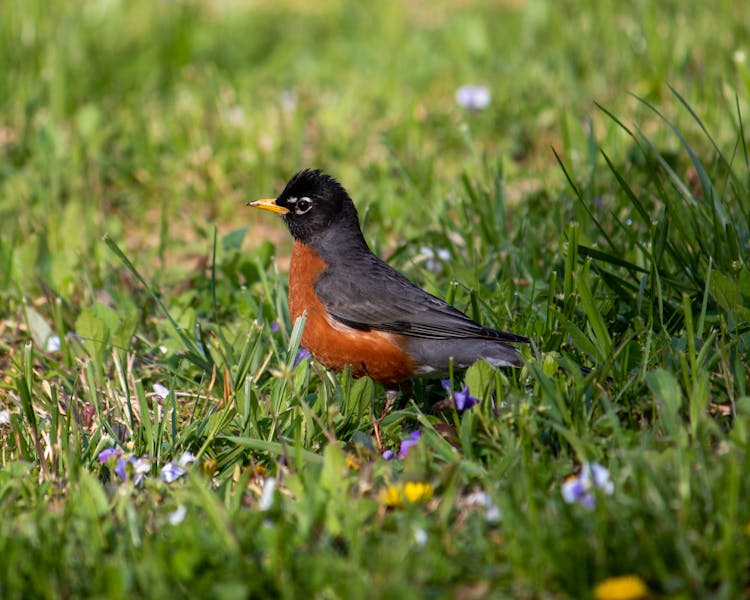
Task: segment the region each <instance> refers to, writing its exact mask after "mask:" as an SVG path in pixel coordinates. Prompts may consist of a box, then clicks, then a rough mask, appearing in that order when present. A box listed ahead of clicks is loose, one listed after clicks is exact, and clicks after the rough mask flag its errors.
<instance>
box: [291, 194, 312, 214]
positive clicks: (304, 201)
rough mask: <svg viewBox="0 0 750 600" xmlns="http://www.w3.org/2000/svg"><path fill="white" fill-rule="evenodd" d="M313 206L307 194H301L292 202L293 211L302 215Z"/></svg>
mask: <svg viewBox="0 0 750 600" xmlns="http://www.w3.org/2000/svg"><path fill="white" fill-rule="evenodd" d="M312 206H313V202H312V200H310V198H308V197H307V196H303V197H302V198H300V199H299V200H297V201H296V202H295V203H294V212H295V214H298V215H304V214H305V213H306V212H307V211H308V210H310V209H311V208H312Z"/></svg>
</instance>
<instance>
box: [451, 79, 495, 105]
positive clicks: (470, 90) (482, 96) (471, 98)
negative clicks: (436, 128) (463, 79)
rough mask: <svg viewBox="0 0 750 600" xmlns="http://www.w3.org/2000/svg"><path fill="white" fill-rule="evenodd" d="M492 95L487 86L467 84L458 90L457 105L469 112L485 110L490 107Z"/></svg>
mask: <svg viewBox="0 0 750 600" xmlns="http://www.w3.org/2000/svg"><path fill="white" fill-rule="evenodd" d="M491 100H492V95H491V94H490V90H489V88H488V87H487V86H486V85H474V84H467V85H462V86H461V87H460V88H458V89H457V90H456V103H457V104H458V105H459V106H460V107H461V108H467V109H469V110H484V109H485V108H487V107H488V106H489V105H490V101H491Z"/></svg>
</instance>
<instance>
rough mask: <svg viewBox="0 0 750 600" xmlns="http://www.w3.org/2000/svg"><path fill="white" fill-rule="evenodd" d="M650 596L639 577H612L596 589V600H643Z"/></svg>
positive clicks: (599, 584)
mask: <svg viewBox="0 0 750 600" xmlns="http://www.w3.org/2000/svg"><path fill="white" fill-rule="evenodd" d="M647 595H648V588H647V587H646V584H645V583H644V581H643V579H641V578H640V577H638V575H621V576H620V577H610V578H609V579H605V580H604V581H602V582H600V583H598V584H597V585H596V587H595V588H594V596H595V597H596V600H641V598H646V596H647Z"/></svg>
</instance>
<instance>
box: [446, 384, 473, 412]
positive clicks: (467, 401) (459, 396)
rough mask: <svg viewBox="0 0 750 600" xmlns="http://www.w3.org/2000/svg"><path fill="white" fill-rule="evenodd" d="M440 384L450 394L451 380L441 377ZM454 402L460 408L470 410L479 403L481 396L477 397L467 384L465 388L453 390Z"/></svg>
mask: <svg viewBox="0 0 750 600" xmlns="http://www.w3.org/2000/svg"><path fill="white" fill-rule="evenodd" d="M440 385H441V386H443V389H444V390H445V391H446V392H448V393H449V394H450V391H451V380H450V379H441V380H440ZM453 402H454V403H455V404H456V408H457V409H458V410H469V409H470V408H471V407H472V406H474V405H475V404H479V398H475V397H474V396H472V395H471V393H470V392H469V386H468V385H465V386H464V388H463V389H462V390H460V391H458V392H453Z"/></svg>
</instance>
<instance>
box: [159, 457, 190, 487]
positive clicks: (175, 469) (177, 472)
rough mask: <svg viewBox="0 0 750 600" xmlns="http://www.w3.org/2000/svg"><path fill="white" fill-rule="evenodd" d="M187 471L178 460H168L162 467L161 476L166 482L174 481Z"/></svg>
mask: <svg viewBox="0 0 750 600" xmlns="http://www.w3.org/2000/svg"><path fill="white" fill-rule="evenodd" d="M185 473H187V471H186V470H185V469H183V468H182V467H181V466H180V465H179V464H177V463H176V462H174V461H172V462H168V463H167V464H166V465H164V466H163V467H162V470H161V478H162V481H164V482H165V483H172V482H173V481H177V480H178V479H179V478H180V477H182V476H183V475H184V474H185Z"/></svg>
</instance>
